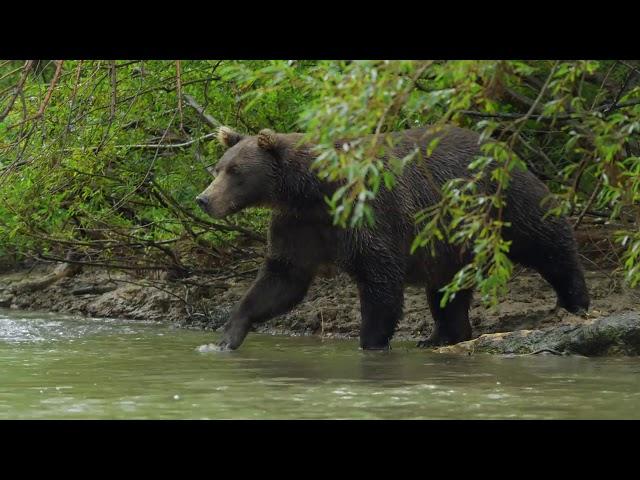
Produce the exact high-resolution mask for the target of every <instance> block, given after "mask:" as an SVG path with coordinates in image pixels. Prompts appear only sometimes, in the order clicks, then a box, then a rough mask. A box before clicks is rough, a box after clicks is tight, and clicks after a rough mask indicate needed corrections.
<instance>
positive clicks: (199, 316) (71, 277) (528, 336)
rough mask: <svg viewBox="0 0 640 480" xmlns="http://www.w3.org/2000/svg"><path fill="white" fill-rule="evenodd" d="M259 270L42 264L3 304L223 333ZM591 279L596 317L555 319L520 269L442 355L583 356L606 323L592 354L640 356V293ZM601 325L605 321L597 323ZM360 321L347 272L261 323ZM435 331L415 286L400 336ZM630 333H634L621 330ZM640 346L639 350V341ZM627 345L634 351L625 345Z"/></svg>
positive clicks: (18, 280)
mask: <svg viewBox="0 0 640 480" xmlns="http://www.w3.org/2000/svg"><path fill="white" fill-rule="evenodd" d="M253 267H254V266H248V267H247V269H246V270H247V273H246V274H244V275H241V276H240V277H239V278H234V279H230V278H224V277H213V276H212V277H191V278H187V279H181V280H179V281H176V280H173V281H169V280H166V279H163V278H162V277H161V276H160V277H156V278H150V277H147V278H142V277H136V276H132V275H129V274H124V273H120V272H116V273H114V272H107V271H104V270H99V269H95V268H88V267H84V268H82V269H81V270H80V271H78V270H77V269H74V270H73V271H71V272H66V273H68V276H67V275H66V274H65V272H63V273H62V274H61V273H60V270H61V269H60V266H58V267H57V273H56V270H55V269H54V268H53V267H44V266H39V267H36V268H33V269H31V270H28V271H27V270H22V271H17V272H10V273H4V274H0V307H6V308H16V309H41V310H49V311H59V312H65V313H76V314H81V315H88V316H91V317H119V318H129V319H143V320H157V321H167V322H172V323H174V324H175V325H176V326H179V327H183V328H198V329H207V330H216V329H218V328H219V327H221V326H222V325H223V323H224V322H225V321H226V319H227V318H228V315H229V311H230V309H231V307H232V306H233V305H234V304H235V302H237V301H238V299H239V298H240V297H241V296H242V294H243V293H244V292H245V291H246V290H247V288H248V287H249V285H250V284H251V282H252V281H253V279H254V277H255V268H253ZM56 275H57V277H56V278H54V277H55V276H56ZM58 277H59V278H58ZM587 283H588V286H589V289H590V293H591V297H592V308H591V311H590V315H589V317H588V318H582V317H579V316H575V315H572V314H570V313H568V312H565V311H561V312H557V313H553V312H552V308H553V307H554V305H555V294H554V292H553V290H552V289H551V287H550V286H548V285H547V284H546V283H545V282H544V281H543V280H542V279H541V278H540V277H539V276H538V275H537V274H536V273H535V272H531V271H528V270H526V269H523V270H520V271H519V272H518V273H516V276H515V278H513V279H512V281H511V282H510V284H509V287H510V290H509V293H508V294H507V296H506V297H505V298H504V299H503V301H502V302H501V303H500V305H499V306H498V307H497V308H494V309H487V308H485V307H483V306H481V305H480V304H479V302H478V301H477V300H476V301H474V304H473V308H472V310H471V314H470V315H471V320H472V326H473V336H474V339H475V340H473V341H472V342H471V343H469V342H464V344H459V345H460V346H458V347H457V348H451V349H440V351H452V352H464V353H470V352H490V353H533V352H534V351H536V350H541V349H545V348H546V349H548V350H550V351H558V352H564V351H575V352H576V353H577V350H575V348H574V349H573V350H571V349H566V348H564V347H563V345H564V344H563V343H562V342H561V341H560V340H558V339H568V338H570V337H571V335H574V334H575V332H577V331H579V330H576V328H577V327H585V328H586V327H587V326H588V325H594V322H596V323H595V325H596V326H598V325H606V326H607V328H609V327H611V325H614V326H615V328H617V329H618V333H617V334H616V335H617V337H616V338H618V339H622V340H620V341H616V342H617V343H616V342H614V344H615V345H614V346H613V347H611V348H604V347H603V348H601V349H599V350H598V349H596V350H597V352H595V351H594V352H591V351H590V352H587V354H589V355H591V354H598V355H601V354H638V353H639V352H640V334H636V333H637V332H640V318H638V315H637V314H636V315H635V316H633V315H631V316H629V315H627V316H620V314H622V313H624V312H634V311H635V312H638V311H640V308H639V306H640V292H639V291H638V289H635V290H630V289H628V288H626V287H625V286H624V285H623V283H622V282H621V281H620V279H619V278H617V277H616V276H614V275H613V274H611V273H610V272H606V271H590V272H587ZM34 286H35V287H34ZM607 318H608V319H609V320H606V321H605V320H604V319H607ZM612 319H613V320H612ZM620 319H622V320H620ZM599 320H602V321H603V323H602V322H601V323H597V322H598V321H599ZM612 322H613V323H612ZM616 322H618V323H619V324H618V323H616ZM359 325H360V312H359V302H358V295H357V290H356V287H355V285H354V284H353V282H352V281H351V280H350V279H349V278H348V277H347V276H345V275H337V276H333V277H319V278H317V279H316V280H315V281H314V283H313V285H312V287H311V289H310V291H309V293H308V294H307V297H306V298H305V301H304V302H303V303H302V304H301V305H299V306H298V307H297V308H296V309H295V310H293V311H292V312H290V313H289V314H287V315H283V316H280V317H277V318H274V319H273V320H271V321H269V322H267V323H265V324H262V325H259V326H257V327H256V330H257V331H260V332H265V333H272V334H285V335H322V336H325V337H357V336H358V330H359ZM431 328H432V319H431V315H430V313H429V309H428V307H427V301H426V295H425V293H424V291H423V289H421V288H417V287H411V286H409V287H407V288H406V291H405V315H404V318H403V319H402V321H401V322H400V324H399V326H398V330H397V333H396V336H395V339H401V340H416V341H417V340H419V339H421V338H423V337H425V336H427V335H429V333H430V331H431ZM594 328H595V327H594ZM598 328H599V327H598ZM612 328H613V327H612ZM625 328H626V329H627V331H628V333H629V334H628V335H626V336H625V334H623V333H620V332H622V330H620V329H625ZM585 331H586V330H585ZM508 332H515V333H513V334H511V335H510V336H509V335H507V336H506V337H505V335H493V336H492V335H488V334H497V333H500V334H505V333H508ZM532 332H533V333H532ZM549 332H552V333H549ZM634 332H636V333H634ZM554 335H555V337H554ZM576 335H577V334H576ZM554 338H555V340H553V339H554ZM571 338H573V337H571ZM498 339H502V340H498ZM534 340H535V341H534ZM556 340H557V341H556ZM636 341H637V342H638V344H637V347H638V348H636V346H634V345H635V343H633V342H636ZM554 342H555V343H554ZM624 342H631V343H632V344H633V345H631V344H630V345H627V346H625V345H624ZM498 344H501V345H502V346H497V345H498Z"/></svg>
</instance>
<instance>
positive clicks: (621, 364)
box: [0, 310, 640, 419]
mask: <svg viewBox="0 0 640 480" xmlns="http://www.w3.org/2000/svg"><path fill="white" fill-rule="evenodd" d="M215 336H216V334H212V333H211V332H200V331H191V330H183V329H174V328H171V327H170V326H168V325H161V324H157V323H145V322H139V321H123V320H109V319H107V320H105V319H87V318H78V317H70V316H63V315H60V314H43V313H32V312H29V313H25V312H15V311H9V310H0V418H2V419H82V418H91V419H104V418H113V419H177V418H185V419H205V418H206V419H228V418H241V419H273V418H276V419H296V418H298V419H343V418H344V419H511V418H515V419H566V418H569V419H576V418H603V419H605V418H606V419H612V418H636V419H638V418H640V359H639V358H607V359H591V358H580V357H557V356H525V357H508V356H491V355H475V356H454V355H443V354H437V353H431V352H426V351H423V350H419V349H416V348H415V347H414V344H413V343H403V342H395V343H394V344H393V347H394V348H393V350H392V351H390V352H363V351H359V350H358V348H357V341H355V340H322V339H320V338H316V337H294V338H291V337H273V336H267V335H258V334H250V335H249V337H248V338H247V341H246V342H245V344H244V345H243V346H242V348H241V349H240V350H238V351H235V352H224V353H221V352H209V353H200V352H199V351H198V349H197V347H198V346H200V345H202V344H205V343H209V342H211V341H213V340H214V339H215Z"/></svg>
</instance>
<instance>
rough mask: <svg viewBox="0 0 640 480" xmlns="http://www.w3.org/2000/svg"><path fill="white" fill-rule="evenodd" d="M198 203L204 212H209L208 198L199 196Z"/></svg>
mask: <svg viewBox="0 0 640 480" xmlns="http://www.w3.org/2000/svg"><path fill="white" fill-rule="evenodd" d="M196 203H197V204H198V205H200V208H202V209H203V210H204V211H206V210H207V205H209V201H208V200H207V197H204V196H202V195H198V196H197V197H196Z"/></svg>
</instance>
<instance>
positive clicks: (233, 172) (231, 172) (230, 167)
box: [227, 165, 239, 175]
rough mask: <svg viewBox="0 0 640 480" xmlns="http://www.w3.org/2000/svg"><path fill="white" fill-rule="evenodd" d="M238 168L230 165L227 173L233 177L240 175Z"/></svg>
mask: <svg viewBox="0 0 640 480" xmlns="http://www.w3.org/2000/svg"><path fill="white" fill-rule="evenodd" d="M238 171H239V170H238V167H237V166H236V165H229V167H228V168H227V173H229V174H231V175H235V174H236V173H238Z"/></svg>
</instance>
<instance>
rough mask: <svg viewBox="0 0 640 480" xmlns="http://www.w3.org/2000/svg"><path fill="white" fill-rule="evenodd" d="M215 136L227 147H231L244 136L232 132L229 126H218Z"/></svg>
mask: <svg viewBox="0 0 640 480" xmlns="http://www.w3.org/2000/svg"><path fill="white" fill-rule="evenodd" d="M216 136H217V137H218V141H219V142H220V143H221V144H222V145H224V146H225V147H227V148H231V147H233V146H234V145H235V144H236V143H238V142H239V141H240V140H242V139H243V138H244V136H243V135H241V134H239V133H238V132H234V131H233V130H231V129H230V128H229V127H220V128H219V129H218V133H217V135H216Z"/></svg>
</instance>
